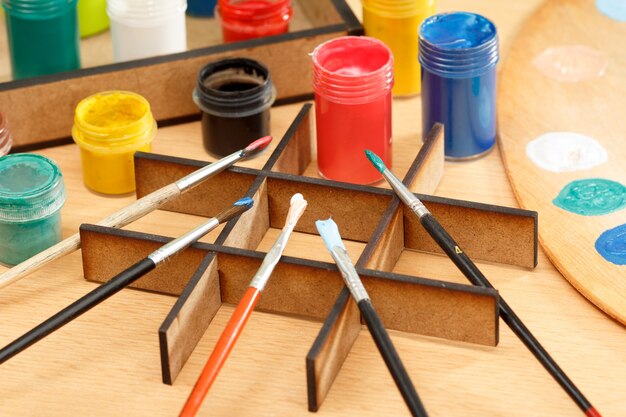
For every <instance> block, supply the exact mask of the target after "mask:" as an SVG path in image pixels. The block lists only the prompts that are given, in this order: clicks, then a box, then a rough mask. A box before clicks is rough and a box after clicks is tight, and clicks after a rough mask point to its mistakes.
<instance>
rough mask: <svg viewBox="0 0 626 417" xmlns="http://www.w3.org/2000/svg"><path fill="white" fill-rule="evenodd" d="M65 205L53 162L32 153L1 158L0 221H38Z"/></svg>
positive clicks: (60, 178)
mask: <svg viewBox="0 0 626 417" xmlns="http://www.w3.org/2000/svg"><path fill="white" fill-rule="evenodd" d="M64 203H65V186H64V185H63V175H62V174H61V170H60V169H59V167H57V165H56V164H55V163H54V162H53V161H52V160H50V159H48V158H46V157H44V156H41V155H34V154H11V155H6V156H3V157H0V221H4V222H25V221H30V220H36V219H41V218H43V217H47V216H49V215H51V214H54V213H55V212H57V211H58V210H59V209H60V208H61V207H62V206H63V204H64Z"/></svg>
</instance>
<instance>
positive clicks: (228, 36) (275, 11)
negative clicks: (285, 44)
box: [216, 0, 293, 42]
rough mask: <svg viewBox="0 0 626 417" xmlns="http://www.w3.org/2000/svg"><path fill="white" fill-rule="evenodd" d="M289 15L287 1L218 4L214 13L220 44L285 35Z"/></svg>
mask: <svg viewBox="0 0 626 417" xmlns="http://www.w3.org/2000/svg"><path fill="white" fill-rule="evenodd" d="M292 15H293V9H292V8H291V0H219V1H218V3H217V9H216V16H217V17H218V18H219V20H220V21H221V24H222V35H223V37H224V42H237V41H243V40H246V39H254V38H262V37H265V36H271V35H280V34H282V33H287V31H288V30H289V21H290V20H291V16H292Z"/></svg>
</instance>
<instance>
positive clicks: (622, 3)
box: [596, 0, 626, 22]
mask: <svg viewBox="0 0 626 417" xmlns="http://www.w3.org/2000/svg"><path fill="white" fill-rule="evenodd" d="M596 7H597V8H598V10H600V12H602V14H604V15H606V16H608V17H610V18H611V19H614V20H617V21H618V22H626V0H596Z"/></svg>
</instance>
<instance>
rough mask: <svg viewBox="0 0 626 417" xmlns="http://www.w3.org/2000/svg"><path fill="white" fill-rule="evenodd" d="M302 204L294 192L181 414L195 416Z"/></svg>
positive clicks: (299, 214)
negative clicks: (277, 232)
mask: <svg viewBox="0 0 626 417" xmlns="http://www.w3.org/2000/svg"><path fill="white" fill-rule="evenodd" d="M306 206H307V202H306V200H305V199H304V198H303V197H302V194H300V193H297V194H294V195H293V196H292V197H291V204H290V207H289V212H288V213H287V219H286V220H285V226H283V229H282V231H281V232H280V235H279V236H278V238H276V241H275V242H274V245H272V248H271V249H270V250H269V252H267V255H265V258H264V259H263V262H262V263H261V266H260V267H259V269H258V271H257V273H256V274H255V275H254V277H253V278H252V281H250V285H249V286H248V289H247V290H246V292H245V294H244V295H243V297H242V299H241V300H240V301H239V304H237V307H236V308H235V311H233V314H232V316H231V317H230V320H228V323H227V324H226V327H225V328H224V330H223V331H222V335H221V336H220V338H219V339H218V341H217V343H216V344H215V347H214V348H213V352H212V353H211V356H210V357H209V360H208V361H207V363H206V365H204V369H202V373H201V374H200V376H199V377H198V381H197V382H196V385H195V386H194V387H193V390H192V391H191V394H189V397H188V398H187V401H186V402H185V405H184V406H183V409H182V410H181V412H180V416H181V417H183V416H184V417H189V416H195V415H196V413H197V412H198V410H199V409H200V406H201V405H202V401H203V400H204V397H205V396H206V395H207V393H208V392H209V389H210V388H211V385H213V382H214V381H215V378H217V375H218V373H219V371H220V369H221V368H222V366H223V365H224V363H225V362H226V359H227V358H228V355H229V354H230V351H231V350H232V349H233V347H234V346H235V343H236V342H237V339H238V338H239V336H240V335H241V332H242V331H243V328H244V326H245V325H246V322H247V321H248V318H250V314H252V311H253V310H254V306H255V305H256V303H257V301H258V300H259V297H260V296H261V292H262V291H263V289H264V288H265V285H266V284H267V281H268V280H269V278H270V276H271V275H272V271H274V267H275V266H276V264H277V263H278V260H279V259H280V257H281V256H282V254H283V250H284V249H285V246H287V240H289V236H290V235H291V232H292V231H293V228H294V227H295V226H296V223H297V222H298V219H299V218H300V216H302V213H304V210H305V209H306Z"/></svg>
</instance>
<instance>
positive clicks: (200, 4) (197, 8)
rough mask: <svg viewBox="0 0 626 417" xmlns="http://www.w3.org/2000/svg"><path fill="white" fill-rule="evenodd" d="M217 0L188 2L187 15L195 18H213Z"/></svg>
mask: <svg viewBox="0 0 626 417" xmlns="http://www.w3.org/2000/svg"><path fill="white" fill-rule="evenodd" d="M216 4H217V0H188V1H187V15H189V16H194V17H213V16H214V15H215V6H216Z"/></svg>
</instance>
